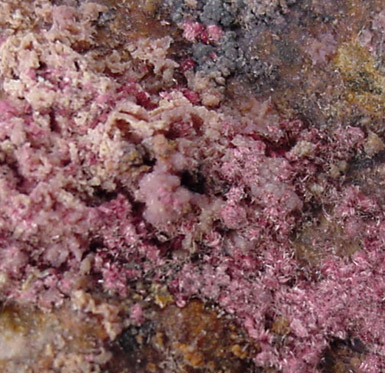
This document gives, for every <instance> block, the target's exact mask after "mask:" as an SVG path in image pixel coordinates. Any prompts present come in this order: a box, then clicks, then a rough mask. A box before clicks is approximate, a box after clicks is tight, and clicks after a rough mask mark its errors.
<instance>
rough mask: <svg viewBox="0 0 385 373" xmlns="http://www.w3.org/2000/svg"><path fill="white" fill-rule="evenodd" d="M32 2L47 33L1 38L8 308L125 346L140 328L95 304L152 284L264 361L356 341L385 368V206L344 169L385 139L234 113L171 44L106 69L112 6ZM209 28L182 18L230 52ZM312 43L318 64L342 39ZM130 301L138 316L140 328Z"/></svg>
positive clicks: (132, 47)
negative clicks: (203, 309)
mask: <svg viewBox="0 0 385 373" xmlns="http://www.w3.org/2000/svg"><path fill="white" fill-rule="evenodd" d="M288 3H289V2H288ZM6 4H7V5H9V7H12V1H10V2H6ZM254 5H255V9H256V10H255V11H258V12H259V11H260V12H262V10H263V9H265V8H266V7H268V5H267V4H265V2H262V3H261V4H260V7H257V4H254ZM262 6H264V8H263V9H262V8H261V7H262ZM276 7H278V5H277V6H276ZM276 7H273V8H274V9H273V10H274V12H275V11H276V9H275V8H276ZM282 7H283V10H284V12H286V11H287V10H288V8H287V5H286V2H283V5H282ZM28 9H29V11H30V12H31V14H30V17H31V19H34V20H36V23H35V24H36V27H37V29H36V30H35V31H33V32H32V31H30V30H24V29H23V27H22V26H21V25H19V26H18V27H14V28H13V27H11V26H10V25H8V26H7V28H3V30H2V34H1V39H0V40H1V44H0V61H1V62H0V81H1V100H0V162H1V163H0V175H1V177H0V201H1V204H0V243H1V245H0V247H1V250H0V271H1V273H0V292H1V297H2V300H3V301H4V302H10V301H14V302H17V303H21V304H27V305H33V306H36V307H38V308H41V309H52V308H58V307H60V306H61V305H63V304H64V303H66V302H68V301H69V302H72V304H73V307H75V308H76V309H79V310H83V311H84V312H91V310H92V312H94V313H95V314H98V315H100V317H101V318H102V319H103V320H104V322H105V324H106V325H109V327H106V330H107V334H108V337H105V338H109V339H110V340H114V339H115V338H116V336H117V335H118V334H119V332H120V331H121V330H122V329H123V328H124V326H126V324H127V320H126V321H125V322H126V324H124V323H123V322H122V324H119V322H118V321H117V319H118V316H117V315H118V313H119V311H118V308H117V305H116V303H114V304H111V305H108V304H107V305H103V307H102V306H100V305H99V304H98V302H97V301H94V300H92V301H91V300H89V298H87V297H88V295H86V294H88V293H89V294H99V295H100V294H101V296H106V297H108V296H110V297H115V298H114V299H116V298H117V299H120V300H124V299H128V298H129V297H130V296H132V294H133V293H134V292H136V291H137V286H139V285H138V284H143V283H145V282H147V283H148V282H150V283H151V284H152V285H151V286H158V287H159V286H162V287H164V288H165V289H167V290H168V292H170V294H171V295H172V296H173V297H171V296H170V298H171V299H172V300H171V302H175V303H176V305H177V306H179V307H184V306H186V305H188V304H189V302H190V300H191V299H193V298H198V299H200V300H202V301H204V302H207V303H211V304H216V305H217V306H218V307H219V308H220V309H221V310H223V311H224V312H225V313H226V314H228V315H231V316H232V317H233V318H234V320H235V321H236V322H237V323H238V325H241V326H242V327H243V328H244V329H245V330H246V331H247V333H248V336H249V338H250V340H252V341H253V343H255V346H256V347H255V353H254V355H253V359H254V364H255V365H256V366H258V367H262V368H267V367H273V368H275V369H277V370H278V371H283V372H288V373H291V372H312V371H316V369H317V367H318V366H319V362H320V359H321V356H322V353H323V351H324V350H325V349H326V348H327V347H328V346H329V344H330V341H331V340H333V339H334V338H339V339H344V340H345V339H349V338H355V339H356V340H357V341H358V340H359V341H360V343H363V344H364V345H365V348H366V355H365V358H364V359H363V360H362V361H361V362H360V364H361V365H360V369H361V370H362V371H364V372H380V371H381V369H384V361H383V356H384V354H385V333H384V330H385V314H384V311H385V309H384V307H385V305H384V296H385V285H384V282H383V278H384V275H385V251H384V247H385V218H384V201H383V200H381V199H379V198H378V197H377V195H376V193H371V192H370V191H371V189H370V188H366V190H365V186H364V185H362V186H360V185H353V184H352V183H351V182H349V180H347V181H345V179H344V176H343V175H346V172H347V168H348V166H347V165H348V164H350V163H353V162H354V161H355V159H356V157H357V156H359V155H360V154H361V155H362V154H365V152H366V153H367V154H369V153H370V156H372V155H375V154H377V152H378V150H379V149H382V148H383V144H382V141H381V139H380V138H379V137H378V136H377V135H373V134H372V133H371V132H367V131H365V130H363V129H362V128H361V127H360V126H358V125H354V124H350V125H347V124H345V123H339V124H338V125H333V126H312V125H310V124H309V123H307V122H306V121H304V120H299V119H298V118H295V116H294V117H293V118H292V119H287V118H283V117H282V116H281V115H280V114H279V113H278V112H277V111H276V110H275V109H274V106H273V105H272V104H271V102H270V101H269V100H268V99H255V98H252V97H247V95H245V96H244V97H242V99H241V100H240V102H239V105H233V104H232V103H231V102H229V101H228V100H226V99H225V96H224V91H223V88H222V87H221V84H220V82H221V80H220V76H218V75H215V74H212V73H211V74H207V75H205V73H204V72H202V71H196V70H195V67H196V62H195V61H194V60H193V59H192V58H190V57H188V58H185V59H184V60H182V61H181V64H178V63H177V62H176V61H174V60H173V59H172V58H171V57H170V56H171V55H172V53H171V52H170V48H171V47H172V43H173V39H172V38H171V37H169V36H165V37H162V38H146V37H143V36H140V37H138V39H137V40H136V41H135V42H127V43H126V44H124V48H123V49H122V50H111V51H109V53H108V54H106V55H105V56H104V57H103V58H100V56H98V55H97V50H96V49H93V48H91V47H87V45H88V44H91V45H92V43H93V38H94V35H95V33H96V27H97V26H96V25H97V21H98V20H99V19H100V16H101V14H104V12H106V8H105V7H103V6H101V5H97V4H93V3H84V4H82V5H81V6H80V7H78V8H74V7H72V6H68V5H63V6H56V5H52V4H51V2H48V1H47V2H46V1H40V2H36V4H34V5H31V6H30V8H28ZM207 9H208V8H207ZM207 9H206V10H207ZM269 9H270V8H269ZM273 10H272V11H273ZM207 12H208V10H207ZM248 15H249V16H251V13H250V14H248ZM382 15H383V13H381V14H380V15H379V16H378V17H376V18H375V19H374V20H373V25H374V26H373V27H374V28H375V27H377V28H379V27H382V24H383V22H382V21H383V18H384V17H383V16H382ZM9 17H10V16H9ZM10 19H11V18H10ZM12 19H14V18H12ZM1 22H2V23H1V24H2V25H3V24H5V23H6V22H8V21H6V20H4V19H1ZM15 22H16V21H15ZM206 23H207V24H204V23H201V22H195V21H190V20H188V21H185V22H184V23H183V22H182V23H181V24H179V25H180V27H181V28H182V29H183V31H182V37H183V38H185V39H187V41H189V42H193V43H201V44H204V45H206V46H209V47H213V48H214V47H215V46H216V45H220V43H221V41H222V39H223V38H224V31H223V30H222V28H221V27H220V26H218V25H216V23H215V21H214V20H211V21H210V22H206ZM82 46H83V47H82ZM304 48H305V49H306V53H307V54H308V56H309V57H310V59H311V64H312V65H319V64H321V65H322V64H324V63H327V62H328V60H329V59H331V58H332V55H334V54H335V53H336V49H337V41H336V40H335V39H334V37H333V35H331V34H330V33H324V34H322V35H321V36H320V37H319V38H311V37H309V38H308V39H307V41H306V43H305V45H304ZM211 52H213V53H214V51H211ZM215 79H216V81H215ZM218 82H219V83H218ZM373 136H377V138H376V139H375V140H373V139H374V137H373ZM373 141H377V146H374V145H373V144H374V143H373ZM308 232H310V233H308ZM309 253H313V254H309ZM344 253H345V254H346V253H347V255H344ZM142 292H145V290H143V291H142ZM99 295H98V296H99ZM133 299H134V298H133ZM133 302H134V303H133V305H132V307H131V314H130V318H129V320H130V321H129V323H132V324H135V325H142V324H144V323H145V321H146V318H149V317H150V316H149V315H148V314H146V310H145V309H143V307H142V305H141V304H140V303H136V301H135V300H134V301H133ZM158 302H159V304H161V305H162V306H163V303H162V302H161V301H158ZM106 320H107V321H106ZM111 320H113V321H111ZM123 324H124V325H123ZM111 325H112V326H111ZM104 362H105V361H103V363H104ZM90 369H91V368H90Z"/></svg>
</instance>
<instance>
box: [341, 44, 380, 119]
mask: <svg viewBox="0 0 385 373" xmlns="http://www.w3.org/2000/svg"><path fill="white" fill-rule="evenodd" d="M335 64H336V66H337V68H338V70H339V72H340V73H341V75H342V78H343V81H344V83H345V86H346V98H347V100H348V101H349V102H351V103H354V104H358V105H361V106H363V107H364V108H365V109H366V110H368V111H369V112H370V113H372V114H375V115H377V116H383V115H384V114H385V75H384V74H383V73H382V72H381V71H380V70H379V69H378V68H377V66H376V62H375V61H374V59H373V58H372V56H371V55H370V53H369V51H368V50H367V49H365V48H364V47H362V46H361V45H359V44H358V42H356V41H355V40H353V41H351V42H348V43H343V44H341V46H340V47H339V48H338V51H337V54H336V57H335Z"/></svg>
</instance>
